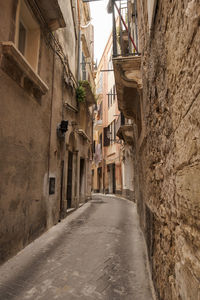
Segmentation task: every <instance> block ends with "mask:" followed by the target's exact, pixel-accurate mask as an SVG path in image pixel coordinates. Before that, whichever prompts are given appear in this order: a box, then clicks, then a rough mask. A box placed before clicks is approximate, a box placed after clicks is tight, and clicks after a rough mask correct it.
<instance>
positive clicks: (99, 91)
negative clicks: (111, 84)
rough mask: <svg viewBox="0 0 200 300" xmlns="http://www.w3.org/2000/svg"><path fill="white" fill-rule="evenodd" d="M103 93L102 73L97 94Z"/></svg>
mask: <svg viewBox="0 0 200 300" xmlns="http://www.w3.org/2000/svg"><path fill="white" fill-rule="evenodd" d="M102 92H103V72H101V73H100V76H99V82H98V83H97V94H102Z"/></svg>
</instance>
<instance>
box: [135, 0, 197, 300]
mask: <svg viewBox="0 0 200 300" xmlns="http://www.w3.org/2000/svg"><path fill="white" fill-rule="evenodd" d="M138 15H139V37H140V47H141V51H142V76H143V105H142V107H143V112H142V114H143V118H144V127H145V128H143V129H144V130H145V138H144V140H143V142H142V143H141V146H138V149H137V154H136V160H137V161H135V166H136V170H135V172H136V173H137V171H138V176H137V178H136V179H135V180H136V182H135V183H136V184H137V185H136V189H137V190H136V198H137V203H138V211H139V214H140V220H141V225H142V227H143V230H144V232H145V235H146V240H147V246H148V252H149V258H150V263H151V269H152V277H153V280H154V283H155V288H156V292H157V295H158V299H160V300H161V299H162V300H176V299H182V300H188V299H191V300H196V299H200V288H199V287H200V252H199V249H200V222H199V220H200V183H199V181H200V121H199V120H200V63H199V62H200V51H199V43H200V27H199V25H200V5H199V1H197V0H192V1H188V0H184V1H161V0H159V1H157V6H156V10H155V19H154V24H153V27H152V30H151V32H149V28H148V8H147V1H144V0H141V1H138Z"/></svg>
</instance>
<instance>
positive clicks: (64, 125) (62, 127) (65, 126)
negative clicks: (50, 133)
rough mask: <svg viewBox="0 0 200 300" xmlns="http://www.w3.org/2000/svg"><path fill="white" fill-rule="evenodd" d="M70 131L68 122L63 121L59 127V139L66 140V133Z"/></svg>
mask: <svg viewBox="0 0 200 300" xmlns="http://www.w3.org/2000/svg"><path fill="white" fill-rule="evenodd" d="M67 131H68V121H67V120H62V121H61V122H60V124H58V126H57V135H58V137H59V138H64V137H65V133H66V132H67Z"/></svg>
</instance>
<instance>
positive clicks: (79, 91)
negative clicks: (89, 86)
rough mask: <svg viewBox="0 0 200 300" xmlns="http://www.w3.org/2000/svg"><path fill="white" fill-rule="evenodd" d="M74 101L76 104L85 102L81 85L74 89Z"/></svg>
mask: <svg viewBox="0 0 200 300" xmlns="http://www.w3.org/2000/svg"><path fill="white" fill-rule="evenodd" d="M76 99H77V101H78V102H85V99H86V93H85V89H84V87H83V86H82V85H79V86H78V87H77V89H76Z"/></svg>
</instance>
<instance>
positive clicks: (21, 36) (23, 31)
mask: <svg viewBox="0 0 200 300" xmlns="http://www.w3.org/2000/svg"><path fill="white" fill-rule="evenodd" d="M26 36H27V31H26V28H25V27H24V25H23V24H22V22H19V39H18V48H19V51H20V52H21V53H22V54H23V55H24V54H25V46H26Z"/></svg>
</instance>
